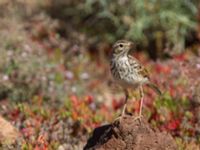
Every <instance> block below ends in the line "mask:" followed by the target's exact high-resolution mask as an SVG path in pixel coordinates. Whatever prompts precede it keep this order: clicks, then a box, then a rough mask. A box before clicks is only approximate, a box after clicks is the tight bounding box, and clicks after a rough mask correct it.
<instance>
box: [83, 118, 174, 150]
mask: <svg viewBox="0 0 200 150" xmlns="http://www.w3.org/2000/svg"><path fill="white" fill-rule="evenodd" d="M114 149H117V150H176V149H177V145H176V143H175V141H174V140H173V138H172V136H171V135H170V134H168V133H166V132H160V131H158V130H155V129H153V128H151V127H150V125H149V124H148V122H147V121H146V120H145V119H143V118H142V119H141V122H140V121H139V120H135V117H134V116H129V115H126V116H125V117H124V118H123V119H122V120H121V123H119V121H117V122H114V123H113V124H109V125H105V126H101V127H98V128H96V129H95V130H94V132H93V135H92V137H91V138H90V139H89V140H88V142H87V144H86V145H85V147H84V150H114Z"/></svg>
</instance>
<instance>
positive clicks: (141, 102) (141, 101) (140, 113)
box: [135, 86, 144, 122]
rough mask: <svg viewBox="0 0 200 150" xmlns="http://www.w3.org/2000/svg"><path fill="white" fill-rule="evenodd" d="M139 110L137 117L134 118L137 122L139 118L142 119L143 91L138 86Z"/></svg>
mask: <svg viewBox="0 0 200 150" xmlns="http://www.w3.org/2000/svg"><path fill="white" fill-rule="evenodd" d="M140 97H141V99H140V110H139V115H138V116H137V117H136V118H135V120H137V119H139V121H140V122H141V118H142V107H143V101H144V91H143V87H142V86H140Z"/></svg>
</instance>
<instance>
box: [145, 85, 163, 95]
mask: <svg viewBox="0 0 200 150" xmlns="http://www.w3.org/2000/svg"><path fill="white" fill-rule="evenodd" d="M147 86H148V87H150V88H151V89H153V90H154V91H155V92H156V93H157V94H158V95H162V92H161V91H160V89H159V88H158V87H157V86H156V85H155V84H153V83H149V84H147Z"/></svg>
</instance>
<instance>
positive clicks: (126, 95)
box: [121, 89, 128, 117]
mask: <svg viewBox="0 0 200 150" xmlns="http://www.w3.org/2000/svg"><path fill="white" fill-rule="evenodd" d="M124 92H125V101H124V106H123V110H122V115H121V116H122V117H123V116H124V115H125V111H126V105H127V101H128V90H127V89H125V90H124Z"/></svg>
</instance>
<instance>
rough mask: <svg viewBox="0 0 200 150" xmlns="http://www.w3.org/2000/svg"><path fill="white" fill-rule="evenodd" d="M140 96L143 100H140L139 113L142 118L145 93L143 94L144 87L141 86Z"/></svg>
mask: <svg viewBox="0 0 200 150" xmlns="http://www.w3.org/2000/svg"><path fill="white" fill-rule="evenodd" d="M140 96H141V100H140V111H139V117H141V116H142V107H143V101H144V92H143V88H142V86H140Z"/></svg>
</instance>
